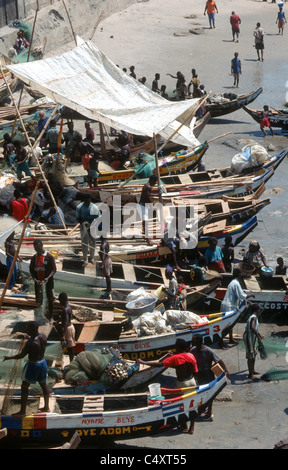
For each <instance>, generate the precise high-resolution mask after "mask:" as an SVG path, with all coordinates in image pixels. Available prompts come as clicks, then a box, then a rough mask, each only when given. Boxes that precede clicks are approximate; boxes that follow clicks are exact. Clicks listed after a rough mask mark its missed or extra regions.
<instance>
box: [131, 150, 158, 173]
mask: <svg viewBox="0 0 288 470" xmlns="http://www.w3.org/2000/svg"><path fill="white" fill-rule="evenodd" d="M155 168H156V162H155V157H152V156H151V155H149V154H148V153H145V152H141V153H140V154H139V155H138V157H137V159H136V160H135V166H134V171H135V172H136V173H137V178H138V179H142V178H150V176H152V175H153V171H154V169H155Z"/></svg>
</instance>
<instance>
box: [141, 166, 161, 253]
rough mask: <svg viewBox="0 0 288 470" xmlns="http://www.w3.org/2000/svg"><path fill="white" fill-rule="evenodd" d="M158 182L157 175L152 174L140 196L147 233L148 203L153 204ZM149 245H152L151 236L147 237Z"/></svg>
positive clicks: (144, 227)
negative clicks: (153, 192) (154, 189)
mask: <svg viewBox="0 0 288 470" xmlns="http://www.w3.org/2000/svg"><path fill="white" fill-rule="evenodd" d="M156 183H157V176H156V175H152V176H150V178H149V181H148V183H145V184H144V186H143V188H142V191H141V196H140V201H139V205H138V207H139V209H140V216H141V219H142V232H143V233H144V235H146V222H147V221H148V204H151V197H152V191H153V188H154V186H155V185H156ZM146 241H147V243H148V245H152V242H151V240H150V238H149V237H148V238H146Z"/></svg>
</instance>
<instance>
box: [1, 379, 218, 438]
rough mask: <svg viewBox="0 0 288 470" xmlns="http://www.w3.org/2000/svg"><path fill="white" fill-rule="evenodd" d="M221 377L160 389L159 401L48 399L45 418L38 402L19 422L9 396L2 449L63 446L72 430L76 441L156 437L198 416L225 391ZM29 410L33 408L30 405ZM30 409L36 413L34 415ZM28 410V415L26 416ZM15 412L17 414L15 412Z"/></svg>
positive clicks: (143, 397) (141, 396) (134, 397)
mask: <svg viewBox="0 0 288 470" xmlns="http://www.w3.org/2000/svg"><path fill="white" fill-rule="evenodd" d="M226 384H227V379H226V375H225V373H224V372H222V374H221V375H220V376H219V377H217V378H216V379H215V380H214V381H213V382H210V383H208V384H206V385H201V386H197V387H191V388H186V389H171V390H170V389H164V388H162V389H161V397H157V398H158V399H155V397H154V399H153V397H151V396H150V394H148V393H147V392H146V393H138V394H125V395H123V394H121V395H99V396H94V395H93V396H92V397H91V396H89V395H86V396H83V395H74V396H54V397H50V403H49V406H50V408H51V411H50V413H43V412H40V413H39V412H37V411H38V409H39V407H40V406H41V404H40V401H41V402H42V400H41V399H39V398H38V399H37V398H36V399H35V398H34V399H30V400H29V401H28V406H29V405H30V406H31V407H30V409H29V413H28V415H27V416H25V417H23V418H19V417H14V416H12V413H13V412H11V409H13V407H15V405H16V404H17V406H19V398H18V399H17V397H14V398H13V399H12V400H11V402H10V406H9V410H8V412H7V413H6V415H5V416H4V415H2V416H1V418H0V426H1V428H6V429H7V436H6V437H5V439H3V440H2V441H1V445H2V443H3V445H4V446H5V447H8V445H9V444H10V445H13V446H14V447H15V445H16V443H17V444H21V446H24V445H26V446H29V447H31V446H32V445H41V444H42V445H43V444H44V443H45V444H48V443H49V444H52V443H55V444H57V445H58V446H59V445H61V444H62V443H65V442H67V440H69V439H70V438H72V436H73V435H74V433H75V430H77V433H78V435H79V437H80V438H81V441H83V442H91V443H94V444H95V443H97V442H99V440H105V439H106V440H110V441H111V439H112V440H113V439H115V440H117V441H118V440H120V439H125V440H126V439H129V438H130V439H134V438H137V437H146V436H153V435H157V434H161V433H163V432H167V431H170V430H172V429H173V428H176V427H177V426H178V425H183V424H185V423H186V422H187V421H189V420H190V419H193V418H195V417H196V416H198V414H200V413H201V412H203V410H204V408H205V406H206V405H207V403H208V402H209V401H211V400H213V399H214V398H215V397H216V396H217V395H218V394H219V393H220V391H221V390H222V389H223V388H224V387H225V386H226ZM33 405H34V406H33ZM33 408H34V410H35V411H33ZM30 410H31V411H30ZM17 411H18V410H17Z"/></svg>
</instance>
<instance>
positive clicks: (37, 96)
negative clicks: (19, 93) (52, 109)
mask: <svg viewBox="0 0 288 470" xmlns="http://www.w3.org/2000/svg"><path fill="white" fill-rule="evenodd" d="M24 90H25V91H27V93H28V95H30V96H31V97H32V98H33V99H34V100H40V99H41V98H45V95H43V93H40V91H38V90H35V89H33V88H31V87H30V86H28V85H24Z"/></svg>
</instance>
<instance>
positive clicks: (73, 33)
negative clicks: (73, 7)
mask: <svg viewBox="0 0 288 470" xmlns="http://www.w3.org/2000/svg"><path fill="white" fill-rule="evenodd" d="M62 3H63V5H64V8H65V11H66V14H67V17H68V21H69V23H70V27H71V31H72V35H73V38H74V41H75V44H76V46H77V37H76V34H75V32H74V28H73V25H72V21H71V18H70V15H69V12H68V9H67V7H66V4H65V1H64V0H62Z"/></svg>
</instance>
